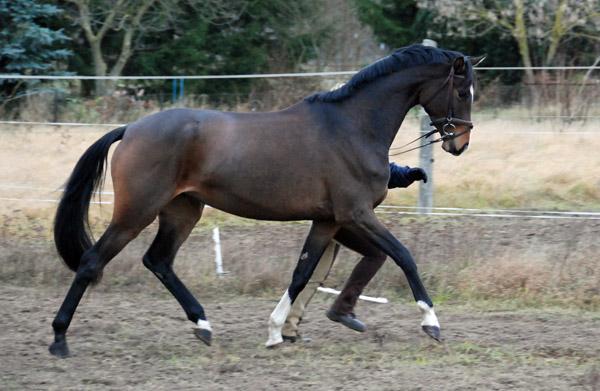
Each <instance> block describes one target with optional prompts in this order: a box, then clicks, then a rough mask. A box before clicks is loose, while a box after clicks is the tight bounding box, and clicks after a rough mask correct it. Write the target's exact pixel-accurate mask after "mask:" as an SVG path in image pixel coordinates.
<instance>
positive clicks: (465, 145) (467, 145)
mask: <svg viewBox="0 0 600 391" xmlns="http://www.w3.org/2000/svg"><path fill="white" fill-rule="evenodd" d="M467 149H469V143H465V144H464V145H463V146H462V148H461V149H459V150H457V151H456V152H455V153H453V155H454V156H458V155H460V154H462V153H463V152H465V151H466V150H467Z"/></svg>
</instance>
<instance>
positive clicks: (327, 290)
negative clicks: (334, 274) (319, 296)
mask: <svg viewBox="0 0 600 391" xmlns="http://www.w3.org/2000/svg"><path fill="white" fill-rule="evenodd" d="M317 290H318V291H321V292H325V293H331V294H333V295H339V294H340V293H341V292H340V291H338V290H335V289H333V288H323V287H322V286H320V287H318V288H317ZM358 298H359V299H361V300H364V301H370V302H372V303H378V304H387V303H388V299H386V298H385V297H371V296H365V295H360V296H358Z"/></svg>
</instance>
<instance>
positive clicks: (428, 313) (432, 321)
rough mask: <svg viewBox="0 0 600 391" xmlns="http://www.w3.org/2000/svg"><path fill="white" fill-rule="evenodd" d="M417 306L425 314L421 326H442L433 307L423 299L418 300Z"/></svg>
mask: <svg viewBox="0 0 600 391" xmlns="http://www.w3.org/2000/svg"><path fill="white" fill-rule="evenodd" d="M417 306H418V307H419V311H421V313H422V314H423V321H422V322H421V326H435V327H437V328H440V324H439V322H438V320H437V317H436V316H435V312H434V311H433V308H431V307H430V306H429V305H427V303H425V302H424V301H423V300H419V301H417Z"/></svg>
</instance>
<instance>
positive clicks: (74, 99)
mask: <svg viewBox="0 0 600 391" xmlns="http://www.w3.org/2000/svg"><path fill="white" fill-rule="evenodd" d="M526 69H531V70H535V71H537V72H542V74H541V75H540V78H539V80H536V82H535V83H533V84H525V83H522V82H514V83H512V84H510V85H506V84H503V83H501V82H488V83H487V84H486V85H485V86H484V87H482V88H481V91H478V93H477V94H476V95H477V96H476V98H477V106H476V107H477V111H478V113H477V115H485V116H488V117H499V116H502V117H503V118H514V119H516V118H521V119H526V120H529V121H540V120H551V121H555V122H557V121H558V122H562V123H570V122H586V121H590V120H595V119H597V118H599V117H600V103H599V102H600V88H598V87H599V86H600V79H599V78H598V77H597V71H598V70H600V67H599V66H576V67H531V68H525V67H478V68H477V70H478V72H483V73H484V74H485V73H486V72H490V71H493V72H499V73H500V74H508V73H510V72H517V73H518V72H522V71H524V70H526ZM355 73H356V71H339V72H304V73H276V74H239V75H183V76H180V75H162V76H79V75H73V76H50V75H40V76H37V75H10V74H0V80H12V81H19V82H36V81H41V80H44V81H46V82H48V83H46V84H45V86H44V87H43V88H42V87H40V86H39V85H35V84H33V85H32V87H31V88H30V89H29V90H28V92H27V93H25V94H23V95H22V96H19V97H18V98H17V97H14V98H11V99H13V101H12V102H10V103H8V104H7V102H4V103H2V104H0V119H2V120H4V121H21V122H44V123H48V122H53V123H98V124H106V123H129V122H132V121H133V120H135V119H137V118H140V117H143V116H145V115H147V114H149V113H152V112H156V111H160V110H164V109H168V108H171V107H181V106H185V107H191V108H201V109H218V110H234V111H270V110H276V109H280V108H283V107H286V106H289V105H290V104H292V103H294V102H297V101H299V100H301V99H303V98H305V97H306V96H309V95H310V94H312V93H314V92H317V91H323V90H327V89H330V88H332V87H334V86H335V85H336V84H339V83H340V82H343V81H346V80H348V78H349V76H351V75H353V74H355ZM236 79H237V80H239V81H240V82H243V81H244V80H246V81H248V80H261V83H260V84H252V87H251V88H248V85H246V86H245V87H244V88H241V90H244V89H245V90H247V92H235V93H232V92H220V93H217V92H213V90H214V88H213V87H214V84H210V83H218V82H219V81H231V82H234V81H235V80H236ZM517 79H518V78H517ZM94 81H113V82H118V84H117V85H116V89H115V92H114V93H112V94H110V95H106V96H96V95H94V94H93V92H92V93H89V92H87V93H86V91H90V87H89V86H88V87H87V88H83V84H82V83H84V82H88V83H89V82H94ZM157 82H158V83H162V84H156V83H157ZM198 82H201V83H205V84H202V86H204V87H202V88H200V87H198V84H194V83H198ZM152 83H154V84H152ZM165 83H166V84H165ZM169 83H172V84H169ZM206 83H208V84H206ZM228 86H229V88H227V89H228V90H229V91H231V90H234V89H238V90H239V89H240V88H237V87H235V86H232V85H228ZM221 89H222V88H221ZM201 90H202V91H204V92H206V91H211V92H209V93H199V91H201ZM3 107H4V110H3V109H2V108H3ZM8 108H12V109H10V110H9V109H8ZM507 111H508V112H507Z"/></svg>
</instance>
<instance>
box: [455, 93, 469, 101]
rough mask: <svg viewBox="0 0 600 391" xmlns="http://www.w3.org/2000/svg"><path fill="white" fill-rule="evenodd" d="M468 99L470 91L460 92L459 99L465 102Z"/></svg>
mask: <svg viewBox="0 0 600 391" xmlns="http://www.w3.org/2000/svg"><path fill="white" fill-rule="evenodd" d="M468 97H469V91H459V92H458V99H460V100H465V99H467V98H468Z"/></svg>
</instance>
